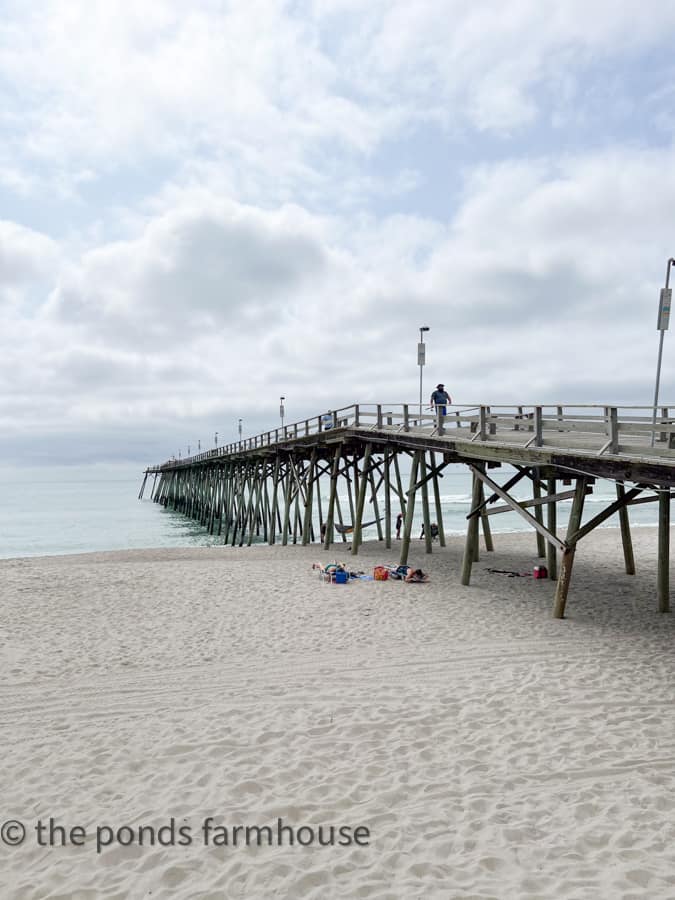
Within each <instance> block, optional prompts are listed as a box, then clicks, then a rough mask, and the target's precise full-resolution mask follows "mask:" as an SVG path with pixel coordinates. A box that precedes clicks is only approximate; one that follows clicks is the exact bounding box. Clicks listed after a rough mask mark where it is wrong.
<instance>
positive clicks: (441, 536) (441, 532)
mask: <svg viewBox="0 0 675 900" xmlns="http://www.w3.org/2000/svg"><path fill="white" fill-rule="evenodd" d="M429 456H430V458H431V469H432V473H433V476H434V479H433V488H434V506H435V508H436V524H437V525H438V543H439V544H440V545H441V547H445V529H444V526H443V509H442V507H441V490H440V487H439V484H438V475H439V471H440V470H439V468H438V467H437V465H436V454H435V453H434V452H433V450H432V451H430V453H429Z"/></svg>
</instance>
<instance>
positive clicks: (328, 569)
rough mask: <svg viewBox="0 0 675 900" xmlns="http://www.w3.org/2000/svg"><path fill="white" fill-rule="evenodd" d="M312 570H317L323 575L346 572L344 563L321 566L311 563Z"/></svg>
mask: <svg viewBox="0 0 675 900" xmlns="http://www.w3.org/2000/svg"><path fill="white" fill-rule="evenodd" d="M312 568H313V569H318V570H319V571H320V572H322V573H323V574H324V575H332V574H333V573H334V572H346V571H347V569H346V568H345V565H344V563H338V562H332V563H326V565H325V566H322V565H321V563H312Z"/></svg>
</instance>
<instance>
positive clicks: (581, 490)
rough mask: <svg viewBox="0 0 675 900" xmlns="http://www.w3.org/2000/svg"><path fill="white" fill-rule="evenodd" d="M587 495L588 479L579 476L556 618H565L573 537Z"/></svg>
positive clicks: (563, 564) (561, 574)
mask: <svg viewBox="0 0 675 900" xmlns="http://www.w3.org/2000/svg"><path fill="white" fill-rule="evenodd" d="M585 497H586V479H585V478H584V477H582V478H578V479H577V489H576V493H575V497H574V500H573V501H572V509H571V511H570V518H569V522H568V523H567V539H566V541H565V544H564V545H563V553H562V559H561V561H560V575H559V577H558V584H557V585H556V592H555V600H554V602H553V616H554V617H555V618H556V619H564V618H565V606H566V604H567V594H568V592H569V588H570V581H571V580H572V566H573V564H574V554H575V552H576V543H575V542H574V540H573V538H574V535H575V534H576V533H577V532H578V530H579V523H580V522H581V516H582V513H583V511H584V499H585Z"/></svg>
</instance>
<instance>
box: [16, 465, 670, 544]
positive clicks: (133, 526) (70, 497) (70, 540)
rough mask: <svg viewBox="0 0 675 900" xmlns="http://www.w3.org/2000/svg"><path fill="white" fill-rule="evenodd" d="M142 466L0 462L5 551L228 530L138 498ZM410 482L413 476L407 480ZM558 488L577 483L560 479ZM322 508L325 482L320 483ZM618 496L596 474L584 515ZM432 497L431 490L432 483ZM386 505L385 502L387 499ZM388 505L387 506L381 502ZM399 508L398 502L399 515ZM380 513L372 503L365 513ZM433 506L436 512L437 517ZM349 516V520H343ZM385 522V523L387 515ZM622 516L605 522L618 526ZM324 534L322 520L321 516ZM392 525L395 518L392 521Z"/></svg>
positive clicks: (507, 516)
mask: <svg viewBox="0 0 675 900" xmlns="http://www.w3.org/2000/svg"><path fill="white" fill-rule="evenodd" d="M142 468H143V467H142V466H140V465H139V466H134V465H118V466H112V465H110V466H104V465H93V466H81V467H66V466H63V467H53V468H39V469H38V468H28V467H27V468H12V469H8V468H5V469H0V558H4V559H6V558H10V557H19V556H47V555H53V554H64V553H86V552H90V551H98V550H126V549H137V548H143V547H194V546H213V545H216V544H219V543H222V538H218V537H217V536H212V535H209V534H208V533H207V532H206V531H205V530H204V529H203V528H201V527H200V526H199V525H198V524H197V523H196V522H194V521H193V520H191V519H187V518H185V517H184V516H183V515H181V514H180V513H177V512H174V511H172V510H170V509H164V508H163V507H161V506H159V505H158V504H156V503H153V502H152V501H151V500H150V499H149V497H150V481H149V482H148V486H147V487H146V495H145V499H144V500H142V501H140V500H138V499H137V497H138V492H139V490H140V486H141V483H142V480H143V471H142ZM490 474H491V477H494V479H495V480H496V481H497V482H498V483H503V482H505V481H506V480H507V479H508V478H510V477H511V475H512V474H513V470H511V469H508V468H506V467H503V468H502V469H501V470H493V471H492V472H491V473H490ZM404 483H407V482H406V481H404ZM440 486H441V508H442V513H443V524H444V528H445V531H446V533H447V534H464V533H465V531H466V515H467V513H468V512H469V509H470V501H471V478H470V476H469V474H468V473H467V470H466V469H465V468H464V467H463V466H449V467H448V468H447V469H446V470H445V472H444V477H443V479H442V480H441V482H440ZM558 489H559V490H569V489H571V488H563V487H559V488H558ZM527 490H528V487H527V484H525V483H524V482H520V483H519V484H518V485H517V486H516V488H515V489H514V493H515V496H516V498H517V499H519V500H524V499H527V498H528V496H531V494H528V493H527ZM322 496H323V498H324V502H323V508H324V515H325V511H326V498H327V496H328V490H327V485H326V486H325V487H324V488H322ZM615 499H616V491H615V487H614V483H613V482H606V481H598V482H596V485H595V487H594V493H593V494H592V495H589V496H588V497H587V498H586V506H585V515H584V520H588V519H589V518H591V517H592V516H594V515H596V513H597V512H599V511H600V510H601V509H603V508H604V507H605V506H607V505H608V504H609V503H611V502H612V501H613V500H615ZM430 500H431V501H432V510H433V494H432V492H431V491H430ZM341 506H342V510H343V516H348V510H349V505H348V500H347V497H346V495H345V496H343V497H342V499H341ZM381 506H382V508H383V504H381ZM570 508H571V501H563V502H562V503H560V504H559V507H558V531H559V533H563V534H564V531H563V530H562V529H564V527H565V524H566V522H567V517H568V515H569V510H570ZM380 512H382V510H380ZM397 512H398V509H397V508H396V507H394V508H393V517H394V518H395V516H396V513H397ZM656 516H657V504H655V503H650V504H644V505H640V506H635V507H632V508H631V510H630V519H631V524H632V525H635V526H641V525H655V524H656V521H657V519H656ZM372 518H374V514H373V513H372V506H368V505H367V506H366V511H365V513H364V519H365V520H366V521H368V520H370V519H372ZM434 520H435V514H434V513H433V512H432V521H434ZM345 521H347V520H345ZM421 523H422V517H421V508H420V504H419V502H418V503H417V505H416V510H415V526H414V530H413V537H415V538H417V537H419V533H420V528H421ZM383 524H384V523H383ZM490 525H491V528H492V531H493V532H494V533H496V534H497V533H499V532H505V531H528V530H531V529H530V528H529V526H528V525H527V523H525V522H524V521H523V519H522V518H521V517H520V516H518V515H517V514H516V513H512V512H508V513H503V514H499V515H495V516H491V517H490ZM617 525H618V517H617V516H613V517H612V518H610V519H609V520H608V521H607V523H606V525H605V526H604V527H616V526H617ZM315 528H316V533H317V535H318V522H317V523H315ZM392 531H393V524H392ZM364 537H365V538H366V539H371V540H372V539H375V538H377V530H376V527H375V526H371V527H369V528H368V529H366V531H365V533H364Z"/></svg>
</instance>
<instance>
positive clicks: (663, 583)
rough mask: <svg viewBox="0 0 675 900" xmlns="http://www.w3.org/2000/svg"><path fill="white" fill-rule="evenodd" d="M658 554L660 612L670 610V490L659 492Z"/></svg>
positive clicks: (664, 489)
mask: <svg viewBox="0 0 675 900" xmlns="http://www.w3.org/2000/svg"><path fill="white" fill-rule="evenodd" d="M658 540H659V554H658V562H657V580H656V584H657V601H658V610H659V612H660V613H667V612H670V490H669V489H668V488H667V487H665V488H664V487H663V486H662V488H661V493H660V494H659V539H658Z"/></svg>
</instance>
